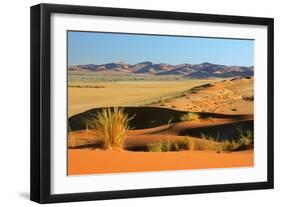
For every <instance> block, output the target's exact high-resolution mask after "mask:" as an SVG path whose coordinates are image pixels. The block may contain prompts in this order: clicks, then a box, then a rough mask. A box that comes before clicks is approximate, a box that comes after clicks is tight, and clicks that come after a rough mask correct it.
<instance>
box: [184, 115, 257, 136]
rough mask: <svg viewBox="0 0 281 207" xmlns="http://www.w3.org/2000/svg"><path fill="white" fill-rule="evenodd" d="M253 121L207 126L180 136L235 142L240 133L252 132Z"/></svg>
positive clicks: (190, 130)
mask: <svg viewBox="0 0 281 207" xmlns="http://www.w3.org/2000/svg"><path fill="white" fill-rule="evenodd" d="M253 129H254V121H253V120H247V121H240V122H236V123H230V124H220V125H217V126H209V127H203V128H195V129H187V130H184V131H182V132H181V133H180V134H179V135H180V136H192V137H202V135H205V136H208V137H209V138H210V137H212V138H214V139H216V140H218V141H222V140H237V139H239V137H240V133H241V131H243V132H245V131H247V130H250V131H253Z"/></svg>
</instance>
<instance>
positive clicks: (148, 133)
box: [69, 115, 253, 148]
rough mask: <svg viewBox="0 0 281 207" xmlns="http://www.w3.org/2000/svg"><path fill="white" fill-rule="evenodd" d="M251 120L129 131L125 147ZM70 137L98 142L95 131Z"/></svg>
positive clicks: (220, 120)
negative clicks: (187, 131)
mask: <svg viewBox="0 0 281 207" xmlns="http://www.w3.org/2000/svg"><path fill="white" fill-rule="evenodd" d="M251 120H253V115H241V117H240V116H239V117H236V118H211V119H200V120H198V121H188V122H177V123H174V124H170V125H168V124H165V125H162V126H159V127H154V128H148V129H139V130H129V131H128V133H127V136H126V138H125V146H126V147H131V148H133V147H134V146H135V147H140V146H145V145H147V144H148V143H151V142H154V141H159V140H163V139H169V140H171V139H173V140H175V139H179V138H181V137H182V133H183V134H184V132H185V131H186V130H189V131H191V130H194V131H198V132H201V131H202V130H204V129H206V128H208V127H209V128H211V127H221V128H224V127H225V126H226V125H227V124H238V123H242V122H245V121H251ZM232 128H233V127H232ZM226 130H227V129H226ZM202 132H203V131H202ZM199 134H200V133H199ZM69 135H70V136H69V138H73V137H74V138H76V139H80V140H85V142H86V143H88V144H92V143H95V142H96V141H97V139H96V133H95V131H94V130H88V131H87V130H80V131H75V132H71V133H70V134H69ZM193 136H194V135H193ZM194 137H196V136H194ZM197 137H198V136H197Z"/></svg>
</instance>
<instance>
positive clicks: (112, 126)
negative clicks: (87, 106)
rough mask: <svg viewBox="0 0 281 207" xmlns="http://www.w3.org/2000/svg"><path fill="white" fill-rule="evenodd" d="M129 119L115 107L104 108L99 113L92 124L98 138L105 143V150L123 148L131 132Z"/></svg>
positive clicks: (121, 110)
mask: <svg viewBox="0 0 281 207" xmlns="http://www.w3.org/2000/svg"><path fill="white" fill-rule="evenodd" d="M131 119H132V118H129V117H128V115H127V114H125V113H124V111H123V109H120V108H117V107H114V108H113V109H112V108H104V109H103V110H102V111H101V112H99V113H97V115H96V116H95V119H94V120H93V122H92V124H93V126H94V129H95V130H96V133H97V137H98V138H100V139H101V140H102V142H103V148H105V149H116V148H117V149H118V148H119V149H120V148H123V145H124V139H125V134H126V132H127V131H128V130H129V128H130V126H129V121H130V120H131Z"/></svg>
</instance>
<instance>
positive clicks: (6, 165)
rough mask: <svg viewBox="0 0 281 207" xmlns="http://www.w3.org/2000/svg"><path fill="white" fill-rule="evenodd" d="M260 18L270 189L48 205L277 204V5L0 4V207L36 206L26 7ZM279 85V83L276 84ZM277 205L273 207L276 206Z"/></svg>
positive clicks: (242, 1)
mask: <svg viewBox="0 0 281 207" xmlns="http://www.w3.org/2000/svg"><path fill="white" fill-rule="evenodd" d="M41 2H44V3H61V4H81V5H92V6H110V7H124V8H136V9H154V10H171V11H182V12H197V13H214V14H230V15H244V16H263V17H273V18H275V106H276V107H275V129H276V130H275V161H276V162H275V189H274V190H259V191H244V192H231V193H212V194H197V195H184V196H169V197H154V198H137V199H123V200H113V201H95V202H82V203H62V204H55V205H53V206H68V207H70V206H77V205H79V206H92V205H96V206H123V207H126V206H156V205H157V206H160V205H161V206H175V205H177V206H206V205H208V206H216V207H219V206H228V207H232V206H235V207H237V206H238V205H239V206H246V205H248V206H253V205H256V204H257V205H259V206H268V205H273V206H276V204H277V203H281V196H280V195H281V179H280V175H281V163H280V160H279V158H280V156H281V150H280V144H281V141H280V139H279V137H280V135H281V131H280V127H279V125H280V123H281V118H280V117H281V116H280V115H281V114H280V108H278V105H280V104H281V99H280V90H281V82H280V81H279V80H278V77H281V72H280V68H281V60H280V59H278V58H277V57H281V51H280V48H281V38H280V37H281V13H280V8H281V4H280V3H279V2H280V1H278V0H266V1H265V0H264V1H259V0H255V1H246V0H233V1H226V0H211V1H210V0H205V1H204V0H189V1H187V0H182V1H181V0H170V1H164V0H154V1H152V0H139V1H136V0H107V1H103V0H80V1H78V0H76V1H75V0H69V1H66V0H57V1H54V0H49V1H45V0H41V1H40V0H30V1H21V0H19V1H16V0H10V1H8V0H7V1H2V2H1V12H0V15H1V16H0V17H1V18H0V21H1V24H0V25H1V26H0V29H1V32H0V53H1V54H0V57H1V59H0V65H1V67H0V68H1V72H0V97H1V98H0V106H1V107H0V130H1V132H0V140H1V142H0V206H36V205H37V204H36V203H33V202H31V201H29V166H30V164H29V96H30V94H29V43H30V39H29V7H30V6H31V5H34V4H38V3H41ZM278 81H279V82H278ZM277 205H278V204H277Z"/></svg>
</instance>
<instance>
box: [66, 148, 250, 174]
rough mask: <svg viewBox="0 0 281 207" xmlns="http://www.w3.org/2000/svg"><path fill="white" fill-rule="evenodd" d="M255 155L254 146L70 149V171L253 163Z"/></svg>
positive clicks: (90, 172) (140, 170) (232, 165)
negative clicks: (226, 149) (172, 149)
mask: <svg viewBox="0 0 281 207" xmlns="http://www.w3.org/2000/svg"><path fill="white" fill-rule="evenodd" d="M253 156H254V153H253V150H247V151H240V152H231V153H216V152H213V151H181V152H130V151H101V150H85V149H69V150H68V174H69V175H81V174H99V173H121V172H143V171H163V170H188V169H206V168H229V167H251V166H253V164H254V158H253ZM113 158H114V159H113Z"/></svg>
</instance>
